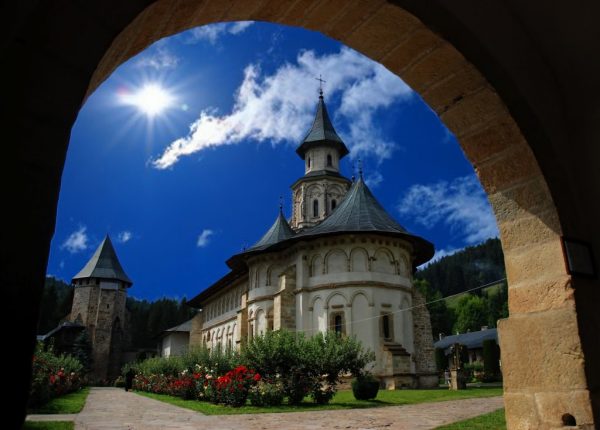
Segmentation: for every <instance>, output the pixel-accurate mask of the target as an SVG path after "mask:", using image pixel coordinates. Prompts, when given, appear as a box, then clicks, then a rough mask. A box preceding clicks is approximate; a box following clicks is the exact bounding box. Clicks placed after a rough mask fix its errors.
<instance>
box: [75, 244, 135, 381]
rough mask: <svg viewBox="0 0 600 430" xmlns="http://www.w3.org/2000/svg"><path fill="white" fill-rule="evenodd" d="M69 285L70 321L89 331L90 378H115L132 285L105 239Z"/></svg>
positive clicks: (123, 342)
mask: <svg viewBox="0 0 600 430" xmlns="http://www.w3.org/2000/svg"><path fill="white" fill-rule="evenodd" d="M72 282H73V286H74V295H73V307H72V308H71V314H70V319H71V321H73V322H77V323H79V324H82V325H83V326H85V327H86V329H87V330H88V334H89V336H90V340H91V342H92V358H93V363H92V378H93V379H95V380H104V379H112V378H115V377H116V376H118V375H119V373H120V370H121V356H122V352H123V347H124V346H125V344H126V343H127V342H126V340H127V336H126V331H125V329H126V327H125V325H126V319H127V310H126V308H125V301H126V299H127V289H128V288H129V287H131V285H132V284H133V282H132V281H131V279H129V277H128V276H127V275H126V274H125V271H124V270H123V267H122V266H121V263H120V262H119V259H118V258H117V254H116V252H115V249H114V247H113V244H112V242H111V240H110V238H109V237H108V235H107V236H106V237H105V238H104V240H103V241H102V243H101V244H100V246H98V249H96V252H95V253H94V255H93V256H92V258H91V259H90V260H89V261H88V262H87V264H86V265H85V267H84V268H83V269H82V270H81V271H80V272H79V273H78V274H77V275H75V276H74V277H73V281H72Z"/></svg>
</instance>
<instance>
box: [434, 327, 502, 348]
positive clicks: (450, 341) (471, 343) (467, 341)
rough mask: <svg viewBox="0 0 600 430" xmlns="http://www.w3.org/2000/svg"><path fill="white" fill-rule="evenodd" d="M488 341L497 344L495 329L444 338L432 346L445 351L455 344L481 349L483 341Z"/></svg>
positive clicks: (496, 331)
mask: <svg viewBox="0 0 600 430" xmlns="http://www.w3.org/2000/svg"><path fill="white" fill-rule="evenodd" d="M488 339H493V340H495V341H496V343H497V342H498V330H497V329H495V328H488V329H486V330H480V331H472V332H469V333H463V334H455V335H453V336H446V337H444V338H443V339H441V340H438V341H437V342H435V343H434V346H435V347H436V348H441V349H446V348H448V347H449V346H451V345H454V344H455V343H460V344H461V345H464V346H466V347H467V348H468V349H472V348H481V347H482V346H483V341H484V340H488Z"/></svg>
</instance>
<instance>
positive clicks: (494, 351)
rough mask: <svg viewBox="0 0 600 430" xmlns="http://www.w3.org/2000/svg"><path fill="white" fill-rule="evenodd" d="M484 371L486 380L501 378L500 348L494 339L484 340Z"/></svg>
mask: <svg viewBox="0 0 600 430" xmlns="http://www.w3.org/2000/svg"><path fill="white" fill-rule="evenodd" d="M483 372H484V376H483V379H484V381H485V382H491V381H494V380H497V379H499V374H500V348H498V345H497V344H496V341H495V340H493V339H487V340H484V341H483Z"/></svg>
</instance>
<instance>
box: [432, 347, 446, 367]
mask: <svg viewBox="0 0 600 430" xmlns="http://www.w3.org/2000/svg"><path fill="white" fill-rule="evenodd" d="M435 366H436V367H437V370H438V372H443V371H444V370H446V369H447V368H448V359H447V358H446V354H444V350H443V349H442V348H436V349H435Z"/></svg>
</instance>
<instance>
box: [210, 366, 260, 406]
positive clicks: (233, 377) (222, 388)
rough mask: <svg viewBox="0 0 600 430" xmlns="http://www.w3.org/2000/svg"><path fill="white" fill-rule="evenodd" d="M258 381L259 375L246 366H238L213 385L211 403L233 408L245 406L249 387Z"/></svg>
mask: <svg viewBox="0 0 600 430" xmlns="http://www.w3.org/2000/svg"><path fill="white" fill-rule="evenodd" d="M258 381H260V375H259V374H258V373H256V372H254V371H253V370H250V369H248V368H247V367H246V366H238V367H236V368H235V369H233V370H230V371H229V372H227V373H226V374H225V375H223V376H220V377H219V378H217V380H216V381H215V383H214V386H213V387H212V389H213V390H214V394H213V401H214V402H215V403H223V404H225V405H230V406H234V407H240V406H243V405H245V404H246V399H247V398H248V391H249V390H250V387H251V386H252V385H254V384H255V383H257V382H258Z"/></svg>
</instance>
